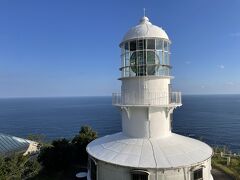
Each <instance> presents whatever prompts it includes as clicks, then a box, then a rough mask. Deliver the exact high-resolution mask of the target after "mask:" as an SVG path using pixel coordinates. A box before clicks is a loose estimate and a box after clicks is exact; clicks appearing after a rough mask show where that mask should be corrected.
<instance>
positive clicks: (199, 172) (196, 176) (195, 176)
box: [193, 168, 203, 180]
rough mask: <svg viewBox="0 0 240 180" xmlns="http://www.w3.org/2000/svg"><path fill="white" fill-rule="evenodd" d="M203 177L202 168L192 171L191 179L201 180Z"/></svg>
mask: <svg viewBox="0 0 240 180" xmlns="http://www.w3.org/2000/svg"><path fill="white" fill-rule="evenodd" d="M202 179H203V169H202V168H201V169H197V170H195V171H193V180H202Z"/></svg>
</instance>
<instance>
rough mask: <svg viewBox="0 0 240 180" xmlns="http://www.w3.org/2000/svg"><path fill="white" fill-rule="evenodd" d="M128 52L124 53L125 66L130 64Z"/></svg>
mask: <svg viewBox="0 0 240 180" xmlns="http://www.w3.org/2000/svg"><path fill="white" fill-rule="evenodd" d="M129 61H130V53H129V52H126V53H125V66H130V62H129Z"/></svg>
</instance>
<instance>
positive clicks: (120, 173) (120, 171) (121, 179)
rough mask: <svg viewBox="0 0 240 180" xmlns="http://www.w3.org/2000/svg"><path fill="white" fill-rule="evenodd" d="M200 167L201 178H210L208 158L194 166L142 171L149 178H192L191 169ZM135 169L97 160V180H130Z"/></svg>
mask: <svg viewBox="0 0 240 180" xmlns="http://www.w3.org/2000/svg"><path fill="white" fill-rule="evenodd" d="M201 167H202V168H203V179H204V180H212V176H211V173H210V171H211V161H210V160H205V161H204V162H201V163H199V164H197V165H196V166H186V167H180V168H170V169H144V171H147V172H149V180H193V170H195V169H198V168H201ZM135 169H136V168H131V167H124V166H118V165H113V164H109V163H105V162H103V161H98V160H97V175H98V180H113V179H114V180H131V171H132V170H135ZM138 169H140V168H138Z"/></svg>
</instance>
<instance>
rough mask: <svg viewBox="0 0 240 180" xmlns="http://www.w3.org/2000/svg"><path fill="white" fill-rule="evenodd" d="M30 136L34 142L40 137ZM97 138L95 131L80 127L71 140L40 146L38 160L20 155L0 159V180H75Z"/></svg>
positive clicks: (56, 141) (84, 165)
mask: <svg viewBox="0 0 240 180" xmlns="http://www.w3.org/2000/svg"><path fill="white" fill-rule="evenodd" d="M31 137H32V138H31V139H33V140H36V139H39V138H38V137H39V136H31ZM96 138H97V133H96V132H94V131H93V130H92V129H91V128H90V127H88V126H83V127H81V130H80V131H79V134H77V135H76V136H75V137H74V138H73V139H72V140H67V139H59V140H54V141H53V142H52V143H51V144H46V143H41V144H42V147H41V150H40V153H39V155H38V158H34V157H30V156H22V155H21V154H18V155H12V156H8V157H0V180H12V179H14V180H15V179H16V180H18V179H19V180H20V179H34V180H38V179H51V180H52V179H74V176H75V173H76V172H79V171H80V170H81V168H83V167H86V164H87V157H88V155H87V152H86V146H87V144H88V143H89V142H91V141H92V140H94V139H96ZM41 139H42V137H41Z"/></svg>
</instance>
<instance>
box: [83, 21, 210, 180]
mask: <svg viewBox="0 0 240 180" xmlns="http://www.w3.org/2000/svg"><path fill="white" fill-rule="evenodd" d="M170 44H171V41H170V40H169V37H168V35H167V34H166V32H165V31H164V30H163V29H162V28H160V27H158V26H155V25H153V24H152V23H151V22H150V21H149V19H148V18H147V17H145V16H144V17H143V18H141V20H140V22H139V24H138V25H137V26H135V27H133V28H131V29H130V30H129V31H128V32H127V33H126V35H125V36H124V38H123V40H122V42H121V43H120V48H121V61H122V63H121V67H120V71H121V77H120V78H119V80H121V81H122V86H121V93H113V97H112V100H113V105H115V106H117V107H118V108H119V109H120V110H121V115H122V132H119V133H116V134H113V135H108V136H105V137H102V138H99V139H97V140H95V141H93V142H91V143H90V144H89V145H88V146H87V152H88V154H89V177H88V179H89V180H200V179H201V180H212V179H213V178H212V175H211V157H212V154H213V152H212V149H211V148H210V147H209V146H208V145H207V144H205V143H203V142H201V141H198V140H195V139H192V138H189V137H184V136H181V135H178V134H175V133H172V131H171V129H172V117H173V116H172V113H173V110H174V109H175V108H176V107H179V106H181V105H182V102H181V93H180V92H173V91H172V86H171V79H172V78H173V77H172V76H171V73H170V70H171V65H170Z"/></svg>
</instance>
